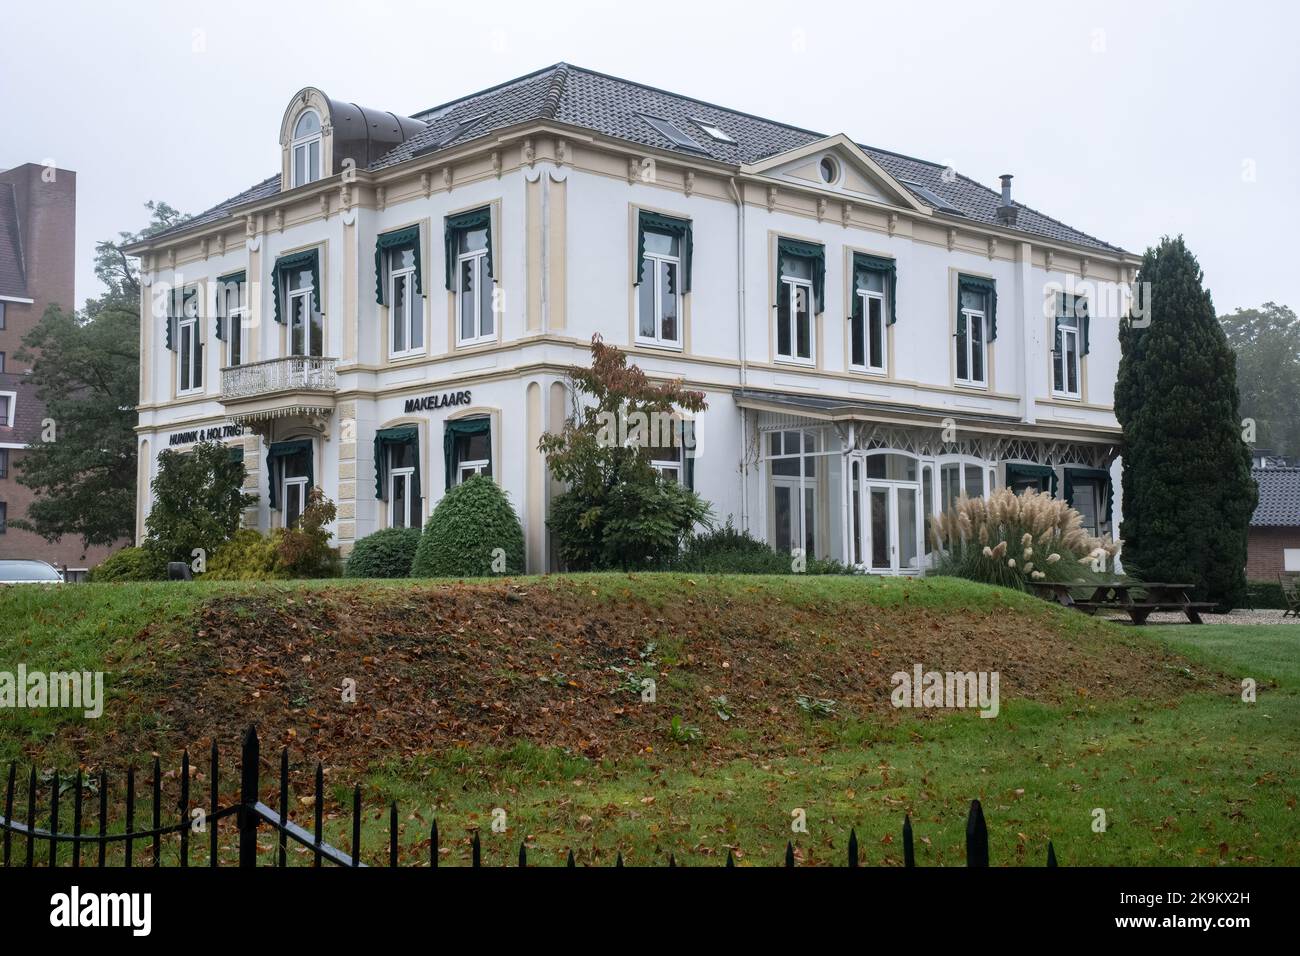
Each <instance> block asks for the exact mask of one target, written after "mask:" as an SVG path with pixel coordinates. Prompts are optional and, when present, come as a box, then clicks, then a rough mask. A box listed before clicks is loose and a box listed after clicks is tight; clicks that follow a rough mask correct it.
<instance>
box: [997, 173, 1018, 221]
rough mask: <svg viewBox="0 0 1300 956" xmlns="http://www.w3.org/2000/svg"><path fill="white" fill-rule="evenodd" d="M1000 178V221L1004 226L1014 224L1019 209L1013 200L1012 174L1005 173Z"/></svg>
mask: <svg viewBox="0 0 1300 956" xmlns="http://www.w3.org/2000/svg"><path fill="white" fill-rule="evenodd" d="M999 178H1000V179H1001V180H1002V202H1000V203H999V204H998V222H999V223H1000V224H1001V225H1004V226H1014V225H1015V224H1016V212H1017V210H1016V205H1015V203H1013V202H1012V201H1011V174H1010V173H1003V174H1002V175H1001V176H1000V177H999Z"/></svg>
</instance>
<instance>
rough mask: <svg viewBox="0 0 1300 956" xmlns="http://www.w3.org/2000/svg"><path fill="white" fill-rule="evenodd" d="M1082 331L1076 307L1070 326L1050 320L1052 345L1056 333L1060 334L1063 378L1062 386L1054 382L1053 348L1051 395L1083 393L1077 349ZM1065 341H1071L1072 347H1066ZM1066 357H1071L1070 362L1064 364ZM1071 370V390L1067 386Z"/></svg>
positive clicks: (1081, 339)
mask: <svg viewBox="0 0 1300 956" xmlns="http://www.w3.org/2000/svg"><path fill="white" fill-rule="evenodd" d="M1082 331H1083V330H1082V329H1081V328H1080V327H1079V315H1078V311H1077V309H1076V311H1075V315H1074V325H1072V326H1070V325H1061V324H1060V322H1059V319H1053V320H1052V344H1053V345H1055V344H1056V336H1057V335H1060V336H1061V356H1060V358H1061V377H1062V379H1063V380H1064V382H1063V386H1064V387H1058V385H1057V382H1056V358H1057V356H1056V352H1055V350H1053V352H1052V394H1053V395H1059V396H1061V397H1062V398H1079V397H1081V396H1082V395H1083V355H1082V354H1081V353H1080V351H1079V350H1080V348H1081V347H1082V344H1083V337H1082V336H1081V334H1080V333H1081V332H1082ZM1067 342H1069V343H1071V345H1072V346H1073V348H1072V349H1071V348H1067V347H1066V343H1067ZM1067 357H1071V362H1070V364H1069V365H1067V364H1066V359H1067ZM1071 370H1073V372H1074V385H1075V388H1074V390H1073V391H1071V390H1070V388H1069V384H1070V372H1071Z"/></svg>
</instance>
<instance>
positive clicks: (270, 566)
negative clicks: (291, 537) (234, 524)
mask: <svg viewBox="0 0 1300 956" xmlns="http://www.w3.org/2000/svg"><path fill="white" fill-rule="evenodd" d="M278 534H283V532H282V531H277V532H275V533H274V534H271V535H263V534H261V533H259V532H257V531H254V530H253V529H252V528H241V529H240V530H239V531H236V532H235V534H234V537H232V538H231V539H230V540H229V541H227V542H226V543H225V544H223V545H222V546H221V547H219V548H217V553H216V554H214V555H213V556H212V557H211V558H209V559H208V570H207V573H206V574H204V575H203V577H205V578H211V579H212V580H214V581H276V580H283V579H285V578H288V577H289V572H288V571H287V570H285V569H284V567H283V566H282V565H281V564H280V556H279V547H278V541H277V539H276V535H278Z"/></svg>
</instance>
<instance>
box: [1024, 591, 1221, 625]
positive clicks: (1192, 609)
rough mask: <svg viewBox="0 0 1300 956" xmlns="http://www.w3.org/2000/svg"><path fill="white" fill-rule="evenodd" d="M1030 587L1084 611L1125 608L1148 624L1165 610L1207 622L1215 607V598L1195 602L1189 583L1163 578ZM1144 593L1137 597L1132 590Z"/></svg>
mask: <svg viewBox="0 0 1300 956" xmlns="http://www.w3.org/2000/svg"><path fill="white" fill-rule="evenodd" d="M1028 584H1029V589H1030V590H1031V591H1032V592H1033V593H1035V594H1037V595H1038V596H1039V597H1041V598H1043V599H1044V600H1048V601H1055V602H1056V603H1057V604H1060V605H1062V606H1064V607H1072V608H1075V609H1077V610H1080V611H1083V612H1084V613H1085V614H1096V613H1097V612H1098V611H1123V612H1124V613H1126V614H1127V615H1128V616H1129V619H1130V620H1132V622H1133V623H1134V624H1145V623H1146V620H1147V618H1148V617H1150V616H1151V615H1152V614H1156V613H1160V612H1165V613H1171V614H1184V615H1186V617H1187V620H1188V621H1189V622H1190V623H1192V624H1201V623H1204V622H1203V621H1202V620H1201V614H1202V613H1206V612H1209V611H1212V610H1214V607H1215V605H1214V602H1213V601H1193V600H1192V599H1191V598H1190V597H1189V592H1190V591H1191V590H1192V587H1193V586H1192V585H1190V584H1170V583H1166V582H1162V581H1103V582H1100V583H1096V582H1087V581H1076V582H1063V581H1030V582H1028ZM1089 588H1090V589H1091V591H1092V593H1091V595H1090V596H1089V597H1087V598H1084V599H1081V600H1080V599H1077V598H1075V597H1074V593H1073V592H1074V591H1082V590H1085V589H1089ZM1135 591H1137V592H1141V596H1140V597H1135V596H1134V594H1133V592H1135Z"/></svg>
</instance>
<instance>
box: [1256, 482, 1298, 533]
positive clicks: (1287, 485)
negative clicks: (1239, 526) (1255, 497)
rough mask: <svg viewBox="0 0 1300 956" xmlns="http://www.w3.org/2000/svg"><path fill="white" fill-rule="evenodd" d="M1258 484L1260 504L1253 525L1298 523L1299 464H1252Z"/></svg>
mask: <svg viewBox="0 0 1300 956" xmlns="http://www.w3.org/2000/svg"><path fill="white" fill-rule="evenodd" d="M1250 474H1251V477H1252V478H1254V479H1255V484H1256V485H1258V486H1259V504H1257V505H1256V506H1255V513H1254V515H1252V516H1251V519H1250V526H1251V527H1252V528H1295V527H1300V468H1252V469H1251V470H1250Z"/></svg>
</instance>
